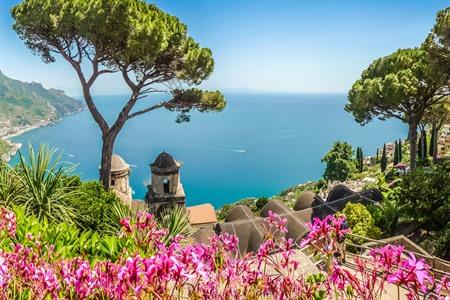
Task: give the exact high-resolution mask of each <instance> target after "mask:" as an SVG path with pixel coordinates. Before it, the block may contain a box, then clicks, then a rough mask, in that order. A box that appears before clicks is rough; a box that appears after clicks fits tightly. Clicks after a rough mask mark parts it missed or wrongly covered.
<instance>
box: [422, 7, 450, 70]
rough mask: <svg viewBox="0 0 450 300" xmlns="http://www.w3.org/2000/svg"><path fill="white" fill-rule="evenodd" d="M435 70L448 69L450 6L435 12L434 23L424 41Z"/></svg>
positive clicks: (449, 61) (449, 62)
mask: <svg viewBox="0 0 450 300" xmlns="http://www.w3.org/2000/svg"><path fill="white" fill-rule="evenodd" d="M424 48H425V49H426V50H427V53H428V57H429V59H430V61H431V62H432V66H433V68H434V69H435V70H436V72H442V71H446V70H449V69H450V8H449V7H447V8H445V9H443V10H441V11H439V12H438V13H437V16H436V23H435V25H434V27H433V29H432V31H431V33H430V34H429V36H428V38H427V40H426V41H425V43H424Z"/></svg>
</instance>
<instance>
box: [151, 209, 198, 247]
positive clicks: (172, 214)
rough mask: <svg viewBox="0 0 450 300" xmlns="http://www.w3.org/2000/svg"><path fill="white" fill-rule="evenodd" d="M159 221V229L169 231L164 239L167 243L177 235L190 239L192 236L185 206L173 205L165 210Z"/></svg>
mask: <svg viewBox="0 0 450 300" xmlns="http://www.w3.org/2000/svg"><path fill="white" fill-rule="evenodd" d="M157 221H158V227H159V228H161V229H162V228H165V229H167V230H168V234H167V235H166V236H165V238H164V241H165V242H166V243H169V242H170V240H171V239H172V238H174V237H175V236H177V235H182V236H183V237H184V238H189V237H190V236H191V234H192V227H191V224H190V223H189V218H188V215H187V211H186V208H185V207H184V206H181V205H173V206H168V207H166V208H164V209H163V210H162V212H161V214H160V216H159V217H158V219H157Z"/></svg>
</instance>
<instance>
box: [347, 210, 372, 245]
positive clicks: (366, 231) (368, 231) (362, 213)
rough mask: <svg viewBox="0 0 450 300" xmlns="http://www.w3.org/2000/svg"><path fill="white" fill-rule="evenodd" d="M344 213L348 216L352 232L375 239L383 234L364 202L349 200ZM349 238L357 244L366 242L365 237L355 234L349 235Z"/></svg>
mask: <svg viewBox="0 0 450 300" xmlns="http://www.w3.org/2000/svg"><path fill="white" fill-rule="evenodd" d="M342 213H343V214H344V215H345V217H346V218H347V222H348V226H349V227H350V228H351V230H352V234H355V235H359V236H361V237H369V238H374V239H377V238H379V237H380V236H381V230H380V228H378V227H377V226H376V225H375V220H374V219H373V217H372V215H371V214H370V212H369V211H368V210H367V208H366V207H365V206H364V205H363V204H360V203H351V202H349V203H347V205H346V206H345V208H344V210H343V211H342ZM349 238H350V240H351V241H352V242H353V243H355V244H363V243H364V242H365V240H364V239H363V238H358V237H355V236H349Z"/></svg>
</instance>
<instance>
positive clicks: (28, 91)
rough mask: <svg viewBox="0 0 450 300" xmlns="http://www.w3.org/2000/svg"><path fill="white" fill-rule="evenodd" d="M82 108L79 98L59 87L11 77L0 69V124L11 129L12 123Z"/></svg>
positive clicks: (35, 120) (54, 117)
mask: <svg viewBox="0 0 450 300" xmlns="http://www.w3.org/2000/svg"><path fill="white" fill-rule="evenodd" d="M82 108H83V102H81V101H79V100H76V99H73V98H71V97H69V96H67V95H66V94H65V93H64V92H63V91H61V90H56V89H45V88H44V87H43V86H42V85H41V84H40V83H35V82H32V83H26V82H22V81H19V80H15V79H11V78H9V77H7V76H6V75H5V74H3V73H2V72H1V71H0V128H2V127H3V129H6V128H8V129H9V130H12V131H13V132H14V131H15V130H14V127H23V126H34V125H38V124H42V123H45V122H46V121H50V122H53V121H56V120H58V119H60V118H61V117H63V116H65V115H67V114H70V113H73V112H75V111H78V110H80V109H82ZM3 135H5V132H3V133H0V136H3Z"/></svg>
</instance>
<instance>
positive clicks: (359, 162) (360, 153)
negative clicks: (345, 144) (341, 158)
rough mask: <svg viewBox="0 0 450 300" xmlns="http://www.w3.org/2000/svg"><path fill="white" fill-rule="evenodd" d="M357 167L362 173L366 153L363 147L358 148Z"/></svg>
mask: <svg viewBox="0 0 450 300" xmlns="http://www.w3.org/2000/svg"><path fill="white" fill-rule="evenodd" d="M356 167H357V168H358V171H359V173H362V171H363V167H364V154H363V151H362V149H361V147H358V148H356Z"/></svg>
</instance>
